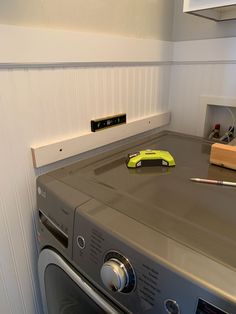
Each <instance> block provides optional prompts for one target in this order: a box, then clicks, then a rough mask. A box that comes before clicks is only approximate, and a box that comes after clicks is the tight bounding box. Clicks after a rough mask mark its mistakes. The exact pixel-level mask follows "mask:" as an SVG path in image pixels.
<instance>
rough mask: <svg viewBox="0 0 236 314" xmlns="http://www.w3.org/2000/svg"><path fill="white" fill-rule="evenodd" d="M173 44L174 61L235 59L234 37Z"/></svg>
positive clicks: (235, 43)
mask: <svg viewBox="0 0 236 314" xmlns="http://www.w3.org/2000/svg"><path fill="white" fill-rule="evenodd" d="M173 45H174V46H173V61H174V62H214V61H215V62H217V61H219V62H222V61H235V60H236V37H230V38H216V39H204V40H190V41H179V42H174V44H173Z"/></svg>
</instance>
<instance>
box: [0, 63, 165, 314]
mask: <svg viewBox="0 0 236 314" xmlns="http://www.w3.org/2000/svg"><path fill="white" fill-rule="evenodd" d="M169 72H170V66H169V65H164V64H163V65H160V66H159V65H142V66H139V65H137V64H136V66H131V65H130V66H125V65H123V66H108V65H106V66H105V65H104V66H102V65H100V66H98V65H96V67H92V66H83V67H79V66H78V65H77V67H65V66H64V67H63V68H60V67H52V68H50V67H46V68H18V69H14V68H11V69H0V108H1V114H0V138H1V152H2V154H1V163H0V172H1V176H0V186H1V190H0V229H1V235H0V241H1V243H0V244H1V254H0V280H1V288H0V301H1V304H0V310H1V311H0V312H1V313H10V314H42V308H41V301H40V297H39V289H38V280H37V271H36V267H37V254H38V247H37V241H36V225H35V215H36V198H35V179H36V175H38V174H40V173H42V172H43V171H45V170H48V171H49V170H51V169H54V168H55V167H59V166H60V165H62V164H63V162H61V163H57V164H54V165H52V166H51V167H47V169H39V170H37V171H35V170H34V168H33V165H32V158H31V152H30V147H31V146H32V145H35V144H37V145H38V144H40V143H45V142H47V141H53V140H55V139H56V140H58V139H64V138H67V137H73V136H75V135H77V134H80V133H81V134H82V133H86V132H88V131H89V130H90V120H91V119H92V118H97V117H101V116H105V115H106V116H107V115H111V114H116V113H119V112H126V113H127V116H128V118H129V120H130V121H132V120H133V121H134V120H137V119H141V118H144V117H146V116H150V115H154V114H156V113H161V112H166V111H167V107H168V90H167V86H168V85H169V84H168V82H167V80H168V77H169ZM164 94H165V95H164ZM90 154H91V153H90ZM13 300H14V302H13Z"/></svg>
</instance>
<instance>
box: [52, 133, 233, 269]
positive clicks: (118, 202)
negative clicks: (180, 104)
mask: <svg viewBox="0 0 236 314" xmlns="http://www.w3.org/2000/svg"><path fill="white" fill-rule="evenodd" d="M132 144H133V143H132ZM211 144H212V143H210V142H209V141H204V140H202V139H200V138H196V137H190V136H185V135H179V134H175V133H167V132H165V133H162V134H161V135H159V136H155V137H154V138H152V137H150V138H148V139H147V140H146V141H143V142H142V143H141V144H139V145H131V146H128V147H126V149H117V150H116V151H112V152H111V153H106V154H103V155H101V156H98V158H96V157H95V158H92V159H90V160H87V161H84V162H81V163H78V164H74V165H72V166H68V167H66V168H63V169H61V170H58V171H55V172H53V173H51V175H52V176H54V177H55V178H57V179H58V180H60V181H62V182H63V183H66V184H67V185H69V186H71V187H73V188H75V189H78V190H79V191H82V192H84V193H86V194H87V195H89V196H91V197H92V198H95V199H96V200H99V201H102V202H103V203H104V204H106V205H108V206H111V207H112V208H114V209H116V210H118V211H120V212H121V213H123V214H125V215H127V216H129V217H130V218H132V219H135V220H136V221H138V222H141V223H142V224H145V225H146V226H148V227H150V228H152V229H154V230H156V231H159V232H161V233H163V234H164V235H166V236H168V237H170V238H172V239H174V240H175V241H179V242H180V243H182V244H184V245H186V246H188V247H190V248H191V249H194V250H197V251H198V252H201V253H202V254H205V255H207V256H208V257H210V258H212V259H214V260H216V261H217V262H220V263H223V264H225V265H227V266H228V267H231V268H232V269H235V268H236V256H235V252H236V232H235V221H236V210H235V200H236V189H235V188H234V187H225V186H214V185H207V184H202V183H194V182H191V181H190V178H191V177H201V178H210V179H217V180H226V181H236V171H234V170H229V169H225V168H220V167H218V166H214V165H210V164H209V152H210V147H211ZM147 148H150V149H161V150H168V151H169V152H170V153H171V154H172V155H173V156H174V158H175V161H176V167H173V168H166V167H148V168H138V169H128V168H127V167H126V163H125V160H126V157H127V154H128V153H131V152H135V151H139V150H141V149H147Z"/></svg>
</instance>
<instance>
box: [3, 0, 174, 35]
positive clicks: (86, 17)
mask: <svg viewBox="0 0 236 314" xmlns="http://www.w3.org/2000/svg"><path fill="white" fill-rule="evenodd" d="M173 5H174V1H173V0H119V1H117V0H69V1H68V0H67V1H66V0H61V1H59V2H58V1H57V0H50V1H48V0H40V1H38V0H8V1H0V24H12V25H21V26H34V27H47V28H57V29H58V28H61V29H66V30H74V31H78V30H79V31H85V32H100V33H106V34H107V33H110V34H118V35H123V36H130V37H139V38H155V39H161V40H171V36H172V16H173Z"/></svg>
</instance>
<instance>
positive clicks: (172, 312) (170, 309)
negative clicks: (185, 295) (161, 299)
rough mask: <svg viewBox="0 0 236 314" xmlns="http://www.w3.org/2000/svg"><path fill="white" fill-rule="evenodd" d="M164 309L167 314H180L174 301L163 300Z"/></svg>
mask: <svg viewBox="0 0 236 314" xmlns="http://www.w3.org/2000/svg"><path fill="white" fill-rule="evenodd" d="M165 309H166V312H167V313H168V314H180V309H179V305H178V303H177V302H176V301H175V300H170V299H168V300H165Z"/></svg>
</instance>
